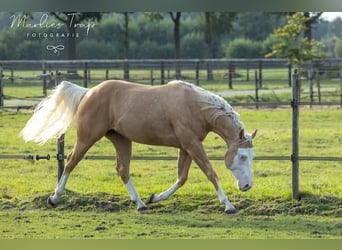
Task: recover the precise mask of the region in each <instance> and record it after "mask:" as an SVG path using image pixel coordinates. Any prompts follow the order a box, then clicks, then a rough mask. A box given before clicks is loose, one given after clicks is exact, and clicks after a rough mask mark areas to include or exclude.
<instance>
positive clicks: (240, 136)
mask: <svg viewBox="0 0 342 250" xmlns="http://www.w3.org/2000/svg"><path fill="white" fill-rule="evenodd" d="M239 138H240V139H241V140H242V139H244V138H245V129H241V130H240V133H239Z"/></svg>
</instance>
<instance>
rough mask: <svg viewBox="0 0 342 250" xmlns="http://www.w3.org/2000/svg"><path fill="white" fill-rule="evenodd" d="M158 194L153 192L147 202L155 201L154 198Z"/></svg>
mask: <svg viewBox="0 0 342 250" xmlns="http://www.w3.org/2000/svg"><path fill="white" fill-rule="evenodd" d="M155 195H156V194H151V196H150V198H148V200H147V201H146V204H150V203H153V202H154V201H153V199H154V197H155Z"/></svg>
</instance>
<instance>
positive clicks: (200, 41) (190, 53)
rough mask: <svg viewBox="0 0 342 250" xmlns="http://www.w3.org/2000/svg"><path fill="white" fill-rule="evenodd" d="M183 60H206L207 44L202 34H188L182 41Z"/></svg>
mask: <svg viewBox="0 0 342 250" xmlns="http://www.w3.org/2000/svg"><path fill="white" fill-rule="evenodd" d="M181 54H182V58H204V57H205V55H206V44H205V42H204V38H203V35H202V34H199V33H188V34H186V35H185V36H184V37H183V38H182V41H181Z"/></svg>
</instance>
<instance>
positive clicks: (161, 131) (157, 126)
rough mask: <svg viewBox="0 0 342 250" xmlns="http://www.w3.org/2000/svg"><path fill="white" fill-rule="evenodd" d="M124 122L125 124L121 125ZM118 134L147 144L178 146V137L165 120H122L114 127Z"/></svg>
mask: <svg viewBox="0 0 342 250" xmlns="http://www.w3.org/2000/svg"><path fill="white" fill-rule="evenodd" d="M123 124H125V126H123ZM115 131H117V132H118V133H119V134H121V135H123V136H125V137H126V138H127V139H129V140H131V141H134V142H138V143H142V144H149V145H160V146H172V147H179V146H180V145H179V142H178V139H177V137H176V135H175V133H174V131H173V129H172V126H170V125H169V124H168V123H167V122H161V121H154V122H150V121H146V122H145V121H144V120H141V119H140V120H139V121H135V122H133V121H131V122H124V123H122V124H121V125H120V123H119V124H118V126H117V127H116V128H115Z"/></svg>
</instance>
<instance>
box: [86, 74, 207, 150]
mask: <svg viewBox="0 0 342 250" xmlns="http://www.w3.org/2000/svg"><path fill="white" fill-rule="evenodd" d="M193 98H194V97H193V91H192V90H191V87H190V86H188V85H187V84H178V83H176V82H174V83H171V84H166V85H161V86H146V85H142V84H136V83H130V82H126V81H119V80H109V81H105V82H102V83H101V84H99V85H97V86H95V87H94V88H92V89H90V91H88V93H87V94H86V96H85V98H84V101H82V103H81V105H80V112H79V113H80V114H79V119H80V120H83V122H86V123H91V129H95V130H98V133H99V134H100V133H102V134H103V135H104V134H105V133H106V132H107V131H109V130H114V131H116V132H118V133H120V134H121V135H124V136H125V137H127V138H128V139H130V140H132V141H137V142H141V143H147V144H155V145H171V146H177V147H178V146H179V142H178V139H177V135H176V134H175V127H179V126H182V127H184V128H193V129H195V127H196V126H199V125H201V124H200V122H199V121H198V119H199V111H196V109H195V108H194V107H193V105H194V103H195V102H193Z"/></svg>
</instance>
